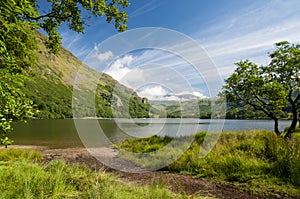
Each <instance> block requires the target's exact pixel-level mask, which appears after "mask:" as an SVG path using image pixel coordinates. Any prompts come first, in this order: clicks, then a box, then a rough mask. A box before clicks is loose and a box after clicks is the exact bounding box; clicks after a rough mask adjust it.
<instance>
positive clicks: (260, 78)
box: [220, 42, 300, 137]
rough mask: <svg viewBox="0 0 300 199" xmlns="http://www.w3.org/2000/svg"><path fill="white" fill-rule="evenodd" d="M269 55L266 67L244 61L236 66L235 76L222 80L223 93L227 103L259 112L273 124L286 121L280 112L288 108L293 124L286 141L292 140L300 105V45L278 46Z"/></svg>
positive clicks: (282, 44)
mask: <svg viewBox="0 0 300 199" xmlns="http://www.w3.org/2000/svg"><path fill="white" fill-rule="evenodd" d="M275 45H276V47H277V49H276V50H275V51H274V52H272V53H270V54H269V56H270V58H271V62H270V64H269V65H267V66H260V67H259V66H257V65H256V64H254V63H252V62H250V61H248V60H246V61H240V62H238V63H236V65H237V68H236V70H235V71H234V73H233V74H232V75H231V76H230V77H229V78H228V79H226V80H225V82H226V84H225V85H224V87H223V92H222V93H221V94H220V95H224V96H226V98H227V100H228V101H229V102H230V103H234V104H237V105H238V106H241V107H245V108H251V109H252V110H253V109H254V110H256V111H261V112H262V113H264V114H265V115H266V116H267V117H269V118H271V119H273V120H274V122H275V129H274V130H275V132H276V134H277V135H280V132H279V130H278V119H279V118H282V117H286V115H285V114H283V113H282V112H283V109H284V108H286V107H287V106H288V105H289V107H290V108H291V112H292V120H293V121H292V123H291V126H290V129H289V131H288V133H287V134H286V135H285V137H291V134H292V132H293V131H294V129H295V127H296V124H297V117H298V116H297V111H298V109H299V107H300V106H299V103H300V90H299V89H300V76H299V74H300V58H299V57H300V45H294V44H289V43H288V42H280V43H277V44H275Z"/></svg>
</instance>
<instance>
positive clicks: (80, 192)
mask: <svg viewBox="0 0 300 199" xmlns="http://www.w3.org/2000/svg"><path fill="white" fill-rule="evenodd" d="M41 159H42V154H41V153H39V152H36V151H31V150H21V149H1V150H0V190H1V192H0V198H22V199H23V198H93V199H94V198H109V199H111V198H147V199H148V198H153V199H156V198H202V197H200V196H199V197H196V196H187V195H184V194H175V193H173V192H170V191H169V190H167V189H166V188H165V187H162V186H161V185H159V184H153V185H151V186H145V187H141V186H134V185H128V184H125V183H124V182H121V181H119V180H117V179H116V178H115V177H114V176H113V175H112V174H107V173H105V172H104V171H91V170H90V169H89V168H86V167H79V166H69V165H67V164H66V163H64V162H63V161H59V160H55V161H52V162H50V163H47V164H46V163H42V162H41Z"/></svg>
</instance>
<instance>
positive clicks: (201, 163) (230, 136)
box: [117, 131, 300, 196]
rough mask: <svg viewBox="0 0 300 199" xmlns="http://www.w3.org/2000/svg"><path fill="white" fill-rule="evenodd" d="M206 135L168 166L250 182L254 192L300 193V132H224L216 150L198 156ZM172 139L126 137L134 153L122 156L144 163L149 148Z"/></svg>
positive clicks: (172, 150)
mask: <svg viewBox="0 0 300 199" xmlns="http://www.w3.org/2000/svg"><path fill="white" fill-rule="evenodd" d="M206 136H212V134H211V133H198V134H196V135H195V137H194V142H193V143H192V144H191V146H190V147H189V149H188V150H187V151H186V152H185V153H184V154H183V155H182V156H181V157H180V158H179V159H178V160H176V161H174V162H173V163H172V164H170V165H168V166H166V167H165V169H167V170H169V171H171V172H177V173H184V174H191V175H194V176H198V177H201V178H209V179H215V180H219V181H224V182H230V183H236V184H239V186H240V185H241V184H242V187H243V186H246V185H247V186H246V187H248V189H250V190H252V191H253V192H255V193H256V192H260V194H261V195H264V194H266V193H269V192H268V191H266V190H269V189H270V190H272V191H270V194H275V195H276V194H290V195H293V196H294V195H297V196H300V138H299V136H298V134H297V133H296V134H295V136H294V137H293V138H292V139H290V140H285V139H283V138H281V137H278V136H276V135H275V134H274V133H271V132H268V131H245V132H226V133H222V134H221V136H220V138H219V139H218V142H217V144H216V145H215V146H214V148H213V150H212V151H211V152H210V153H209V154H208V155H207V156H206V157H205V158H202V157H201V156H199V152H200V151H201V149H200V148H201V147H200V146H201V144H202V143H203V141H204V139H207V137H206ZM184 139H186V138H184ZM169 142H170V140H169V139H166V138H162V137H161V138H159V137H157V136H155V137H149V138H142V139H137V140H130V139H127V140H125V141H124V142H122V143H119V144H118V145H117V146H118V147H119V148H121V149H122V150H125V151H130V152H134V153H135V155H131V154H130V153H126V152H123V153H122V154H121V155H123V157H125V158H128V159H130V160H131V161H134V162H135V163H136V164H138V165H141V166H145V162H143V161H142V160H143V159H142V158H141V157H145V156H147V155H148V154H147V152H148V151H149V149H155V150H158V151H159V149H160V148H162V147H164V146H166V145H168V143H169ZM175 142H176V141H175ZM129 145H130V146H129ZM177 152H178V149H177V148H176V147H174V148H170V149H169V151H168V152H165V153H162V156H161V157H159V158H164V157H163V156H164V154H165V155H166V158H167V159H168V157H172V154H173V155H174V154H176V153H177ZM136 154H141V155H136ZM148 156H149V155H148ZM157 159H158V158H153V160H152V161H148V163H149V164H152V165H153V164H156V163H158V162H159V161H158V160H157ZM146 166H147V165H146ZM252 185H253V187H252ZM277 192H278V193H277Z"/></svg>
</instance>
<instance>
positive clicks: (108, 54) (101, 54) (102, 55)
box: [97, 51, 114, 61]
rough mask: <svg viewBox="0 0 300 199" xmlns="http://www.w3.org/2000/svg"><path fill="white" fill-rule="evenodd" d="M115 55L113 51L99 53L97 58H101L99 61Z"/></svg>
mask: <svg viewBox="0 0 300 199" xmlns="http://www.w3.org/2000/svg"><path fill="white" fill-rule="evenodd" d="M113 56H114V55H113V53H112V52H111V51H107V52H104V53H99V54H97V58H98V59H99V61H107V60H109V59H111V58H113Z"/></svg>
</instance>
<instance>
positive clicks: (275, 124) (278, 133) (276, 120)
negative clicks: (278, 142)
mask: <svg viewBox="0 0 300 199" xmlns="http://www.w3.org/2000/svg"><path fill="white" fill-rule="evenodd" d="M272 119H273V120H274V131H275V133H276V135H278V136H280V131H279V128H278V119H277V118H276V117H273V118H272Z"/></svg>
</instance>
